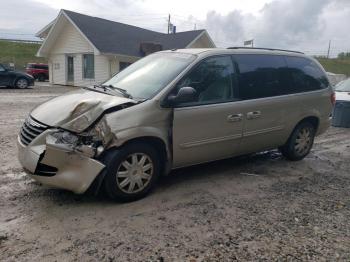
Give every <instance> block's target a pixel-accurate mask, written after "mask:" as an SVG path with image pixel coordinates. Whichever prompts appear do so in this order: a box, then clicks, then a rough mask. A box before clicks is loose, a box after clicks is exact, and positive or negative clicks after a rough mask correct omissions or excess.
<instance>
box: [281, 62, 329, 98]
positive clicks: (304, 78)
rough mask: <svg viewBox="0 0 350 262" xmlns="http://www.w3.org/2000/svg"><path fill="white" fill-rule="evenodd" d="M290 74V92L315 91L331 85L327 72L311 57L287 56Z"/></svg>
mask: <svg viewBox="0 0 350 262" xmlns="http://www.w3.org/2000/svg"><path fill="white" fill-rule="evenodd" d="M285 59H286V62H287V66H288V72H289V76H290V80H291V82H290V87H289V88H290V90H289V92H288V93H300V92H307V91H315V90H320V89H323V88H327V87H328V86H329V82H328V79H327V76H326V75H325V73H324V72H323V71H322V70H321V68H320V67H319V66H318V65H317V64H316V63H315V62H314V61H312V60H311V59H308V58H304V57H293V56H286V57H285Z"/></svg>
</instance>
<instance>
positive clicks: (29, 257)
mask: <svg viewBox="0 0 350 262" xmlns="http://www.w3.org/2000/svg"><path fill="white" fill-rule="evenodd" d="M67 90H69V88H65V87H55V88H53V87H35V88H34V89H28V90H9V89H0V112H1V114H0V134H1V136H0V156H1V169H0V195H1V197H0V210H1V213H0V260H1V261H34V260H35V261H203V260H204V261H232V260H236V259H237V260H240V261H245V260H250V261H251V260H260V261H271V260H279V261H286V260H289V261H292V260H293V261H294V260H314V261H334V260H339V261H349V260H350V222H349V217H350V172H349V170H350V129H339V128H337V129H336V128H331V129H330V130H329V131H328V132H327V133H326V134H324V135H322V136H321V137H319V138H317V140H316V144H315V146H314V149H313V151H312V153H311V154H310V155H309V156H308V157H307V158H306V159H305V160H303V161H300V162H289V161H286V160H284V159H283V158H282V157H281V156H280V154H278V153H277V152H265V153H260V154H256V155H252V156H249V157H240V158H235V159H229V160H224V161H219V162H215V163H211V164H206V165H201V166H197V167H192V168H186V169H182V170H178V171H176V172H173V173H172V174H171V175H170V176H169V177H166V178H163V179H162V180H161V181H160V185H159V186H158V188H157V189H156V190H155V192H154V193H153V194H151V195H150V196H149V197H147V198H145V199H143V200H140V201H138V202H134V203H128V204H118V203H113V202H110V201H108V200H106V199H104V198H95V197H92V196H88V195H84V196H77V195H74V194H72V193H69V192H65V191H62V190H56V189H47V188H45V187H43V186H41V185H39V184H37V183H35V182H33V181H32V180H31V179H29V178H27V177H26V176H25V175H24V173H23V172H22V170H21V167H20V165H19V163H18V161H17V158H16V136H17V133H18V130H19V128H20V126H21V124H22V121H23V119H24V118H25V117H26V115H27V114H28V112H29V111H30V109H31V108H33V107H34V106H36V105H37V104H39V103H42V102H43V101H45V100H47V99H49V98H51V97H53V96H56V95H58V94H60V93H62V92H65V91H67Z"/></svg>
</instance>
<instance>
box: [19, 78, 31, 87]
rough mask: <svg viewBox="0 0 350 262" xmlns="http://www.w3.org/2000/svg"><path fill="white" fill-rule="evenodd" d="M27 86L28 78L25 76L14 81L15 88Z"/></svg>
mask: <svg viewBox="0 0 350 262" xmlns="http://www.w3.org/2000/svg"><path fill="white" fill-rule="evenodd" d="M28 86H29V83H28V80H27V79H25V78H20V79H18V80H17V82H16V87H17V88H27V87H28Z"/></svg>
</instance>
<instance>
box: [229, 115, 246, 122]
mask: <svg viewBox="0 0 350 262" xmlns="http://www.w3.org/2000/svg"><path fill="white" fill-rule="evenodd" d="M242 119H243V114H233V115H228V116H227V121H229V122H239V121H242Z"/></svg>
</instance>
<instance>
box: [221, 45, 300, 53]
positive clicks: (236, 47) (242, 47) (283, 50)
mask: <svg viewBox="0 0 350 262" xmlns="http://www.w3.org/2000/svg"><path fill="white" fill-rule="evenodd" d="M227 49H257V50H269V51H282V52H292V53H297V54H304V53H303V52H300V51H293V50H286V49H276V48H263V47H246V46H232V47H228V48H227Z"/></svg>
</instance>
